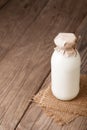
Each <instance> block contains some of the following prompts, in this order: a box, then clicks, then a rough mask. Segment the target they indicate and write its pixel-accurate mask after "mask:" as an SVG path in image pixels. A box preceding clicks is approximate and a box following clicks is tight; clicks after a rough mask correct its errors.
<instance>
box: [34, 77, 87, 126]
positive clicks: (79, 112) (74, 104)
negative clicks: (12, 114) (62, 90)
mask: <svg viewBox="0 0 87 130" xmlns="http://www.w3.org/2000/svg"><path fill="white" fill-rule="evenodd" d="M34 101H35V102H36V103H38V104H39V105H40V106H41V107H42V108H43V110H44V111H45V112H46V113H47V114H48V115H49V116H52V118H53V119H54V120H55V121H57V122H58V124H61V125H64V124H67V123H69V122H70V121H72V120H73V119H75V118H76V117H78V116H87V75H81V82H80V93H79V95H78V96H77V97H76V98H75V99H73V100H71V101H61V100H58V99H56V98H55V97H54V96H53V95H52V92H51V86H50V85H49V86H48V87H47V88H46V89H43V90H41V91H40V92H39V93H38V94H37V95H36V96H35V97H34Z"/></svg>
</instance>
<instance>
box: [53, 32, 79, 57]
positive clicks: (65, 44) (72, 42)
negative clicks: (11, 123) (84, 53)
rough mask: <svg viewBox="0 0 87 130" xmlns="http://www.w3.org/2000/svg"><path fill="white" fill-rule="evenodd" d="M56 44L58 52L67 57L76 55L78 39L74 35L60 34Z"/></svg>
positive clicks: (56, 38)
mask: <svg viewBox="0 0 87 130" xmlns="http://www.w3.org/2000/svg"><path fill="white" fill-rule="evenodd" d="M54 42H55V44H56V46H57V47H56V48H55V49H56V50H57V51H60V52H62V53H63V54H66V55H67V56H71V55H76V49H75V48H76V43H77V37H76V36H75V34H74V33H59V34H58V35H57V36H56V37H55V39H54Z"/></svg>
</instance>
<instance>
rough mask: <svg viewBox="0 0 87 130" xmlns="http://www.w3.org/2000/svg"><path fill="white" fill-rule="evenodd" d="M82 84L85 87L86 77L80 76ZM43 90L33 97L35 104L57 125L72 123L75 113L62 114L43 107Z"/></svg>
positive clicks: (76, 115)
mask: <svg viewBox="0 0 87 130" xmlns="http://www.w3.org/2000/svg"><path fill="white" fill-rule="evenodd" d="M81 77H83V78H82V82H83V84H84V85H85V80H86V79H87V76H85V75H82V76H81ZM45 90H46V89H43V90H41V91H40V92H39V93H38V94H37V95H36V96H35V97H34V102H36V103H37V104H38V105H39V106H40V107H41V108H42V109H43V110H44V111H45V112H46V114H47V115H48V116H50V117H51V118H52V119H54V121H56V122H57V123H58V125H64V124H68V123H70V122H71V121H73V120H74V119H75V118H77V117H78V116H79V114H78V113H77V114H76V113H70V112H68V111H67V112H64V111H61V110H56V109H53V108H49V107H48V106H45V105H43V99H44V94H45Z"/></svg>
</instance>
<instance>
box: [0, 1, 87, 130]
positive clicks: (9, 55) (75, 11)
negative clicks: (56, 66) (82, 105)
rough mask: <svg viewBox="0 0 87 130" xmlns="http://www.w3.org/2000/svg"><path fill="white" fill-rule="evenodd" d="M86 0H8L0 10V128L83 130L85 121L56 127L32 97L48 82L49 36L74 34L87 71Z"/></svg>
mask: <svg viewBox="0 0 87 130" xmlns="http://www.w3.org/2000/svg"><path fill="white" fill-rule="evenodd" d="M86 7H87V1H86V0H77V1H76V0H73V1H72V0H67V1H64V0H49V1H48V0H41V1H40V0H36V1H35V0H25V1H22V0H10V1H9V2H8V3H7V4H6V5H5V6H4V7H3V8H2V9H1V10H0V130H37V129H38V130H68V129H69V130H75V129H76V130H86V129H87V118H86V117H80V118H78V119H76V120H75V121H73V122H72V123H70V124H69V125H67V126H63V127H61V126H57V125H56V123H54V122H53V120H52V119H51V118H49V117H47V116H46V114H45V113H43V112H42V110H41V108H39V107H38V106H37V105H36V104H34V103H32V101H31V99H32V97H33V96H34V95H35V94H36V93H37V92H38V91H39V90H40V89H41V88H42V87H45V86H46V85H47V84H48V82H49V80H50V57H51V54H52V52H53V47H54V43H53V38H54V37H55V35H57V33H58V32H61V31H64V32H75V33H76V34H81V36H82V39H81V41H80V43H79V45H78V49H79V51H80V54H81V58H82V66H81V72H83V73H87V38H86V36H87V28H86V27H87V8H86Z"/></svg>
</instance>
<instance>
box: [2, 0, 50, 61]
mask: <svg viewBox="0 0 87 130" xmlns="http://www.w3.org/2000/svg"><path fill="white" fill-rule="evenodd" d="M47 1H48V0H44V1H42V2H40V1H39V0H36V1H35V2H34V0H29V1H24V2H22V1H20V0H19V1H18V0H11V1H8V3H7V4H6V5H5V6H4V7H3V8H2V9H0V61H1V60H2V59H3V57H5V55H6V54H7V53H8V51H9V50H10V49H12V47H13V46H14V45H15V44H18V42H19V40H20V39H21V38H22V36H23V35H24V33H25V31H26V30H27V28H29V27H30V26H31V24H32V23H33V21H34V20H35V19H36V18H37V16H38V15H39V13H40V12H41V10H42V9H43V8H44V6H45V5H46V3H47ZM35 8H36V10H35Z"/></svg>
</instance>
